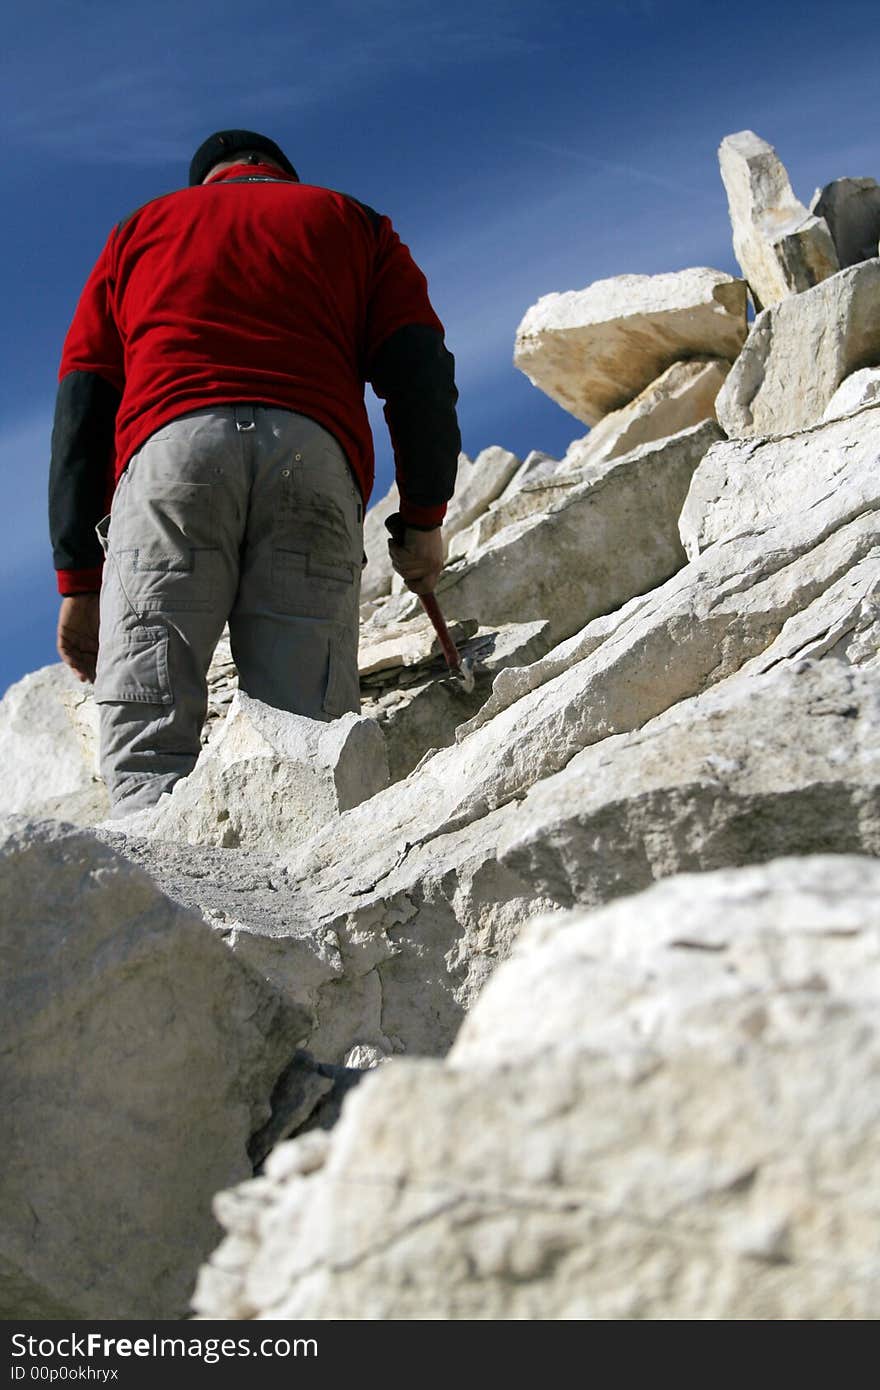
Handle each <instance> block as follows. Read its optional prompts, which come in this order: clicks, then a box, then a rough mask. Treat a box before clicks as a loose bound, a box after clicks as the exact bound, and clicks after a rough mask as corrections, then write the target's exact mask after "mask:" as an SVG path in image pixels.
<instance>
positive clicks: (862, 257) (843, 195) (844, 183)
mask: <svg viewBox="0 0 880 1390" xmlns="http://www.w3.org/2000/svg"><path fill="white" fill-rule="evenodd" d="M810 212H812V213H815V215H816V217H821V218H822V219H823V220H824V221H825V223H826V224H827V226H828V230H829V232H830V233H831V237H832V239H833V241H834V246H835V249H836V251H837V259H838V261H839V263H840V267H841V269H843V268H844V267H845V266H848V265H856V264H857V263H858V262H859V261H867V260H871V258H872V257H874V256H876V255H877V243H878V242H880V185H878V183H877V180H876V179H834V180H833V182H832V183H827V184H826V185H825V187H824V188H817V189H816V192H815V194H814V195H813V201H812V202H811V203H810Z"/></svg>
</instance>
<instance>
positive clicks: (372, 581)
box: [361, 444, 521, 603]
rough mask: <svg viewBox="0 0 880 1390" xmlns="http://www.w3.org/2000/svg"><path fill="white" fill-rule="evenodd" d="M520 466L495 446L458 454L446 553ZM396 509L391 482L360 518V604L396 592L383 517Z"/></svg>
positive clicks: (397, 583)
mask: <svg viewBox="0 0 880 1390" xmlns="http://www.w3.org/2000/svg"><path fill="white" fill-rule="evenodd" d="M520 466H521V465H520V461H519V459H518V458H517V457H516V455H515V454H512V453H511V452H510V451H509V450H508V449H502V448H500V447H499V446H498V445H497V444H496V445H492V446H491V447H490V448H488V449H483V450H482V451H481V452H480V453H479V454H478V455H477V457H476V458H475V459H470V458H468V456H467V454H459V456H458V471H457V474H456V479H455V493H454V494H453V496H452V497H451V498H450V501H449V505H448V507H447V509H446V516H445V518H444V522H443V539H444V543H445V545H446V549H447V551H448V548H449V541H450V540H451V538H452V537H453V536H455V535H457V533H458V532H459V531H461V530H462V529H463V528H464V527H465V526H469V525H470V523H471V522H472V521H473V520H474V518H475V517H477V516H479V515H480V513H481V512H483V511H484V510H485V508H486V507H488V506H489V505H490V503H492V502H494V500H495V498H496V497H498V496H499V494H500V493H502V492H503V491H504V489H505V488H506V486H507V484H508V483H509V482H510V480H511V478H512V477H513V476H514V474H515V473H516V472H517V470H518V469H519V468H520ZM399 506H400V498H399V496H398V492H397V484H396V483H392V484H391V487H390V488H389V490H388V492H387V493H386V494H385V496H384V497H381V498H379V500H378V501H377V502H375V503H374V504H373V505H372V506H371V507H370V509H369V511H368V512H367V515H366V517H365V518H364V553H365V555H366V557H367V566H366V568H365V570H364V572H363V576H362V578H361V600H362V602H364V603H372V602H375V600H376V599H379V598H381V597H382V596H383V595H384V594H390V593H392V592H398V593H399V592H400V588H401V581H400V576H399V575H397V574H395V572H394V570H393V569H392V568H391V557H390V555H389V553H388V531H387V530H386V528H385V518H386V517H388V516H390V515H391V513H392V512H396V511H397V510H398V508H399Z"/></svg>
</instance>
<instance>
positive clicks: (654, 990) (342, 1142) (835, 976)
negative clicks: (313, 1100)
mask: <svg viewBox="0 0 880 1390" xmlns="http://www.w3.org/2000/svg"><path fill="white" fill-rule="evenodd" d="M878 894H880V868H878V865H877V864H876V862H873V861H871V860H866V859H858V858H848V857H842V858H837V859H835V858H817V859H796V860H783V861H780V862H778V863H776V864H774V865H768V866H766V867H761V868H753V869H746V870H739V871H733V872H725V873H720V874H715V875H702V876H699V877H694V876H683V877H681V878H676V879H672V880H670V881H668V882H666V883H663V884H661V885H658V886H657V887H654V888H652V889H650V890H649V891H648V892H646V893H644V894H642V895H640V896H638V897H635V898H630V899H627V900H626V901H625V902H622V903H620V904H616V905H614V906H612V907H609V908H606V909H605V910H604V911H601V912H597V913H592V914H589V915H587V916H583V915H580V914H571V915H569V914H562V915H556V916H554V917H551V918H543V919H541V920H540V921H538V922H535V923H534V924H533V925H532V928H531V930H530V932H529V933H528V934H527V935H526V936H525V938H524V939H523V941H522V943H521V946H520V948H519V951H518V953H517V956H516V957H515V958H514V959H513V960H511V961H510V962H509V963H508V964H507V965H506V966H503V967H501V968H500V969H499V971H498V972H497V974H496V976H495V977H494V979H493V980H492V981H490V983H489V985H488V987H487V989H486V991H485V993H484V995H483V997H482V998H481V999H480V1001H479V1002H478V1003H477V1005H476V1006H475V1008H474V1011H473V1013H472V1014H471V1016H470V1018H469V1019H468V1021H467V1022H466V1024H465V1026H464V1028H463V1030H462V1033H461V1036H460V1039H459V1041H458V1043H457V1044H456V1047H455V1048H454V1049H453V1051H452V1053H451V1054H450V1057H449V1059H448V1061H447V1062H446V1063H445V1064H444V1063H440V1062H427V1061H421V1062H402V1061H398V1062H394V1063H392V1064H391V1065H390V1066H389V1067H387V1068H383V1069H382V1070H381V1071H380V1072H378V1073H377V1074H375V1075H373V1076H370V1077H368V1078H367V1079H366V1080H365V1081H364V1082H363V1083H362V1084H361V1086H359V1088H358V1089H357V1091H356V1092H355V1093H354V1095H353V1096H352V1097H351V1099H350V1100H349V1101H348V1103H347V1104H346V1108H345V1110H344V1113H343V1116H342V1119H341V1121H340V1123H339V1125H338V1127H337V1128H336V1130H335V1131H334V1132H333V1134H332V1135H320V1136H315V1135H308V1136H305V1138H304V1139H303V1140H297V1141H294V1142H293V1143H291V1144H287V1145H283V1146H281V1147H280V1148H279V1149H277V1150H276V1151H275V1153H274V1154H273V1155H272V1157H271V1159H270V1161H269V1164H268V1166H267V1171H266V1176H265V1177H264V1178H262V1179H259V1180H258V1181H256V1182H253V1183H249V1184H246V1185H245V1186H244V1187H241V1188H239V1189H237V1191H236V1192H235V1193H231V1194H224V1195H222V1196H221V1197H220V1198H218V1201H217V1207H216V1209H217V1214H218V1217H219V1219H220V1220H221V1221H222V1222H223V1224H224V1225H225V1226H226V1228H227V1232H228V1234H227V1237H226V1240H225V1241H224V1242H223V1244H222V1245H221V1246H220V1248H219V1250H218V1251H217V1252H216V1254H215V1255H214V1257H213V1258H212V1260H211V1262H210V1264H208V1265H207V1266H206V1267H205V1268H203V1270H202V1272H201V1275H200V1279H199V1284H198V1288H197V1292H196V1300H195V1306H196V1309H197V1310H198V1312H199V1313H200V1314H201V1315H202V1316H203V1317H211V1318H267V1319H274V1318H280V1319H302V1318H306V1319H307V1318H319V1319H321V1318H324V1319H328V1318H329V1319H338V1318H342V1319H345V1318H348V1319H364V1318H367V1319H376V1318H380V1319H381V1318H397V1319H401V1318H402V1319H437V1318H440V1319H468V1318H470V1319H510V1318H513V1319H560V1318H565V1319H572V1318H575V1319H596V1318H600V1319H619V1318H626V1319H629V1318H641V1319H644V1318H654V1319H669V1318H678V1319H682V1318H685V1319H706V1318H709V1319H756V1318H760V1319H774V1320H775V1319H780V1318H782V1319H785V1318H795V1319H799V1318H804V1317H807V1318H827V1317H829V1316H830V1317H837V1318H858V1319H861V1318H870V1317H872V1316H875V1315H876V1289H875V1283H876V1281H875V1279H874V1278H873V1271H874V1267H875V1264H876V1255H875V1244H876V1241H875V1229H874V1228H875V1225H876V1222H875V1221H874V1219H873V1216H872V1211H871V1207H870V1203H869V1204H868V1205H867V1206H866V1204H865V1193H866V1192H868V1191H870V1190H871V1183H872V1176H873V1168H874V1155H875V1153H876V1149H877V1144H878V1142H880V1093H878V1090H877V1086H876V1081H875V1077H876V1073H877V1070H878V1068H880V1040H878V1033H877V1026H876V1013H877V1007H878V1002H880V927H878V920H877V910H876V903H877V898H878ZM854 1098H856V1099H855V1103H854Z"/></svg>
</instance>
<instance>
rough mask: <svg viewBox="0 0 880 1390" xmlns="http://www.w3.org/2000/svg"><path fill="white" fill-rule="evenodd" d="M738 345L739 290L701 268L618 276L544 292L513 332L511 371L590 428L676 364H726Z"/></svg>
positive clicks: (742, 300)
mask: <svg viewBox="0 0 880 1390" xmlns="http://www.w3.org/2000/svg"><path fill="white" fill-rule="evenodd" d="M745 337H746V286H745V282H744V281H742V280H735V279H734V278H733V277H732V276H731V275H726V274H725V273H724V272H723V271H720V270H710V269H707V268H705V267H699V268H697V269H693V270H682V271H677V272H675V273H673V274H668V275H617V276H615V277H613V278H612V279H610V280H597V281H596V282H595V283H594V284H592V285H589V286H588V287H587V288H586V289H584V290H571V291H568V292H567V293H565V294H548V295H544V297H543V298H542V299H539V300H538V302H537V304H535V305H533V306H532V308H531V309H529V311H528V313H527V314H526V315H525V317H524V318H523V320H522V322H521V323H520V325H519V328H518V329H517V335H516V347H515V351H514V364H515V366H517V367H519V369H520V371H522V372H525V374H526V376H527V377H528V378H529V380H530V381H531V382H532V383H533V384H534V385H535V386H538V387H540V389H541V390H542V391H544V392H546V394H547V395H548V396H550V397H551V399H552V400H554V401H556V402H557V403H558V404H559V405H561V406H563V407H564V408H565V409H566V410H569V411H571V413H572V415H575V416H576V417H577V418H578V419H579V420H583V421H584V422H585V423H586V424H588V425H595V424H597V423H598V422H599V420H601V418H602V416H603V415H607V414H608V412H609V411H613V410H619V409H620V408H621V406H624V405H626V404H627V403H628V402H629V401H632V400H633V399H634V397H636V396H638V394H639V393H640V392H641V391H644V389H645V388H646V387H647V386H650V384H651V382H653V381H654V380H655V379H656V378H657V377H659V376H660V375H661V374H662V373H663V372H665V371H666V369H667V368H668V367H671V366H672V365H673V363H675V362H677V361H678V360H679V359H680V358H687V357H706V356H711V357H720V358H724V359H726V360H727V361H729V362H732V361H733V360H734V358H735V357H736V356H737V353H738V352H739V350H740V348H741V347H742V344H743V342H744V340H745Z"/></svg>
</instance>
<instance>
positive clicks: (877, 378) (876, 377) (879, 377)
mask: <svg viewBox="0 0 880 1390" xmlns="http://www.w3.org/2000/svg"><path fill="white" fill-rule="evenodd" d="M866 405H880V367H862V368H861V370H860V371H858V372H853V373H852V375H851V376H848V377H844V379H843V381H842V382H841V383H840V385H839V386H838V388H837V390H836V391H835V392H834V395H833V396H832V397H831V400H830V401H829V402H828V404H827V406H826V407H825V411H824V414H823V416H822V422H823V423H824V422H825V421H826V420H839V419H840V418H841V416H843V415H854V414H855V412H856V411H857V410H862V409H863V408H864V407H865V406H866Z"/></svg>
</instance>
